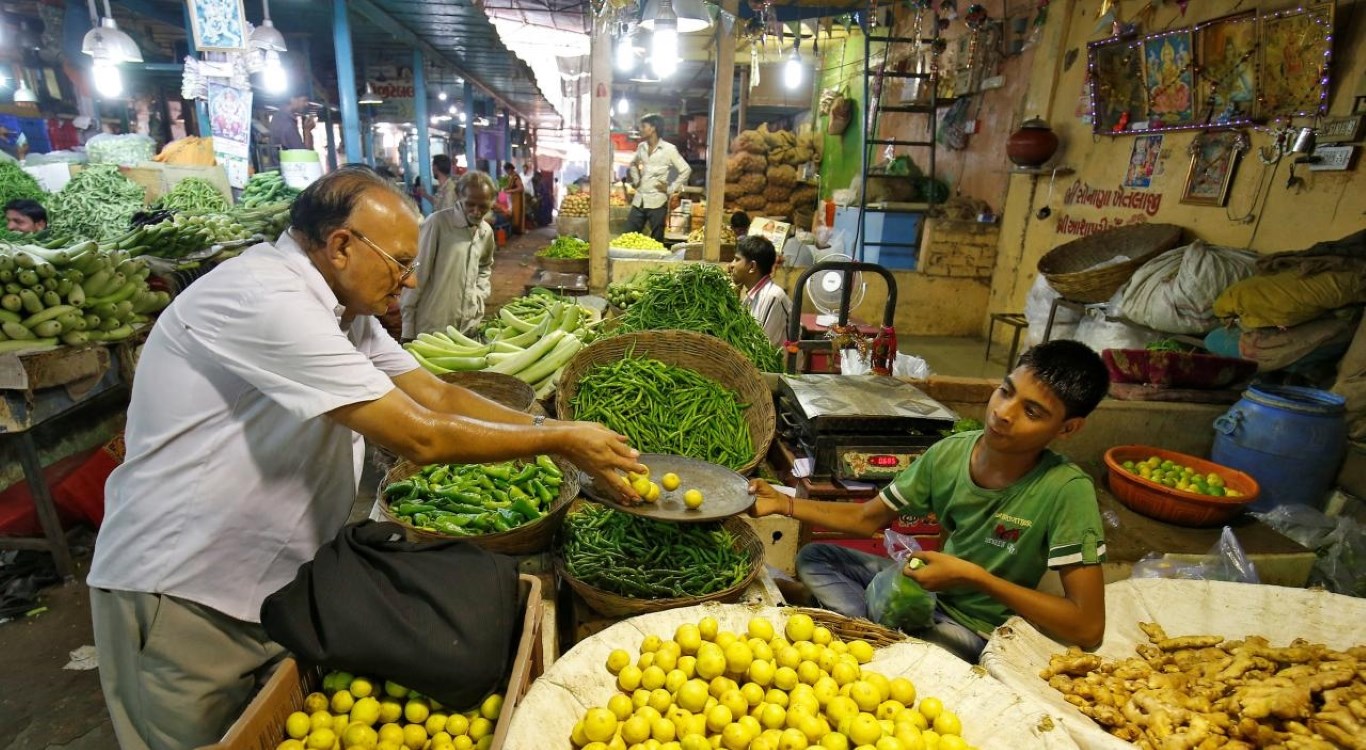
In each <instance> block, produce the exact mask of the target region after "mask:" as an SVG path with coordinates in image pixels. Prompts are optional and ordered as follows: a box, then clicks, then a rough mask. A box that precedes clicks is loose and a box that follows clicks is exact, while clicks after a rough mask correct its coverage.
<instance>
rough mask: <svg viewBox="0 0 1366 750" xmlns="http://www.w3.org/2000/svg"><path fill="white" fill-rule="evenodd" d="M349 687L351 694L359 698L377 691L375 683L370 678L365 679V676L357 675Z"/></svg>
mask: <svg viewBox="0 0 1366 750" xmlns="http://www.w3.org/2000/svg"><path fill="white" fill-rule="evenodd" d="M347 689H348V690H349V691H350V692H351V695H353V696H355V697H357V698H364V697H366V696H367V695H371V694H373V693H374V692H375V686H374V684H373V683H371V682H370V681H369V680H367V679H365V678H364V677H357V678H356V679H354V680H352V681H351V686H350V687H349V688H347Z"/></svg>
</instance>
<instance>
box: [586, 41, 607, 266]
mask: <svg viewBox="0 0 1366 750" xmlns="http://www.w3.org/2000/svg"><path fill="white" fill-rule="evenodd" d="M591 49H592V50H593V55H592V61H593V70H592V77H591V79H590V85H591V87H592V91H593V96H592V100H591V104H590V105H589V110H588V140H589V154H590V156H589V162H588V192H589V195H591V196H593V198H592V203H591V205H592V208H591V209H590V211H589V214H588V257H589V262H588V286H589V288H590V289H592V290H593V291H595V292H600V291H602V290H604V289H606V288H607V282H609V281H610V280H611V279H610V278H608V270H607V245H608V243H610V242H611V239H612V238H611V235H610V230H609V228H608V217H609V215H610V214H611V211H612V202H611V201H610V200H609V198H610V197H611V194H612V23H611V22H610V19H609V17H608V16H607V15H606V14H604V15H602V16H600V17H598V18H595V19H593V41H592V47H591Z"/></svg>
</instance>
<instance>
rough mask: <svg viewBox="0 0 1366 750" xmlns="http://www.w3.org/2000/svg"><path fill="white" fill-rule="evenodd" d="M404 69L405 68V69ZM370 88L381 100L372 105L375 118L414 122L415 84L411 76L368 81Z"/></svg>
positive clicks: (395, 121)
mask: <svg viewBox="0 0 1366 750" xmlns="http://www.w3.org/2000/svg"><path fill="white" fill-rule="evenodd" d="M405 70H406V69H405ZM369 85H370V88H371V89H372V90H373V91H374V92H375V95H376V96H378V97H379V98H380V99H382V100H383V102H382V103H380V104H375V105H372V106H373V107H374V109H373V111H374V115H375V119H376V120H381V121H385V122H393V123H405V122H414V121H415V120H416V117H417V99H416V98H415V92H416V90H417V89H416V86H415V85H414V84H413V79H412V76H411V75H409V76H402V77H394V78H387V79H385V80H382V81H370V82H369Z"/></svg>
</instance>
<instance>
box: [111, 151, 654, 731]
mask: <svg viewBox="0 0 1366 750" xmlns="http://www.w3.org/2000/svg"><path fill="white" fill-rule="evenodd" d="M291 221H292V226H291V227H290V228H289V229H288V230H286V231H285V233H284V234H282V235H281V236H280V238H279V240H278V241H277V242H276V243H275V244H273V245H271V244H260V245H257V246H255V247H253V248H251V249H250V250H248V251H247V252H246V253H244V254H243V255H242V256H241V257H239V258H236V259H234V260H230V261H228V262H226V263H224V264H223V265H222V266H220V267H219V268H217V269H215V270H214V271H213V273H211V274H208V275H207V276H205V277H204V278H202V279H200V280H199V281H197V282H195V284H194V285H193V286H191V287H190V288H189V289H187V290H186V291H185V292H184V293H183V294H181V295H180V296H179V297H177V298H176V300H175V302H174V303H173V304H172V305H171V306H170V307H169V308H167V310H166V311H165V312H164V313H163V314H162V316H161V318H160V319H159V320H158V321H157V324H156V326H155V327H154V328H153V330H152V333H151V335H150V337H149V338H148V340H147V344H146V346H145V347H144V349H143V353H142V356H141V360H140V362H139V366H138V372H137V377H136V378H135V379H134V382H133V397H132V403H131V405H130V406H129V410H128V427H127V434H126V439H127V458H126V460H125V462H124V464H123V465H122V466H120V467H119V468H118V469H117V470H115V472H114V473H113V475H112V476H110V478H109V482H108V485H107V487H106V491H105V494H106V501H105V502H106V517H105V520H104V524H103V526H102V528H101V529H100V533H99V537H98V539H97V541H96V545H95V557H94V561H93V562H92V564H91V570H90V575H89V577H88V580H87V583H88V584H89V586H90V599H91V613H92V618H93V620H94V630H95V644H96V647H97V648H98V649H99V653H100V682H101V685H102V686H103V688H104V693H105V699H106V702H107V704H108V706H109V712H110V715H111V718H112V719H113V725H114V729H115V733H116V734H117V736H118V740H119V744H120V746H121V747H122V748H123V750H134V749H138V750H140V749H142V748H157V749H166V750H172V749H174V750H184V748H192V747H199V746H201V745H206V744H211V743H213V742H215V741H217V740H218V739H219V737H220V736H221V735H222V733H223V731H224V730H225V729H226V728H227V726H228V725H229V724H230V723H231V722H232V720H233V719H234V717H235V716H236V715H238V714H239V713H240V712H241V710H242V708H243V707H244V706H245V704H246V703H247V701H248V700H249V699H250V697H251V695H252V692H253V690H254V688H255V684H256V681H257V680H259V679H261V678H263V676H264V675H265V673H266V672H267V671H268V670H269V669H270V668H271V667H272V666H273V664H274V662H275V661H276V660H278V659H279V658H280V656H281V655H282V653H281V651H282V649H281V647H280V646H279V645H278V644H275V643H273V642H271V641H270V640H269V639H268V638H267V637H266V635H265V632H264V631H263V630H262V628H261V625H260V624H259V623H260V614H259V613H260V607H261V603H262V601H263V600H264V599H265V598H266V597H267V596H268V595H269V594H271V593H272V592H274V591H275V590H276V589H278V588H279V587H281V586H283V585H284V584H286V583H288V582H289V581H291V580H292V579H293V578H294V576H295V574H296V572H297V570H298V567H299V565H300V564H302V563H304V562H306V561H308V560H310V559H312V557H313V556H314V554H315V553H316V551H317V549H318V547H319V546H321V545H322V544H323V543H324V542H326V541H328V540H329V539H331V538H332V537H333V536H335V535H336V533H337V532H338V531H339V530H340V529H341V527H342V526H343V525H344V524H345V522H346V520H347V517H348V515H349V513H350V510H351V507H352V505H353V503H354V501H355V497H356V489H357V483H358V481H359V479H360V474H361V466H362V463H363V460H364V458H363V457H364V441H363V439H362V438H366V439H370V440H372V441H374V442H376V443H378V444H380V445H383V446H385V447H386V448H389V449H390V450H392V451H394V452H395V453H397V454H399V455H401V456H403V457H404V458H407V459H409V460H411V461H414V462H416V463H420V464H425V463H434V462H447V461H453V462H454V461H459V462H471V463H477V462H485V461H498V460H504V459H510V458H514V457H518V456H531V455H535V454H539V453H557V454H560V455H563V456H565V457H567V458H569V459H570V460H572V461H573V462H575V463H576V464H577V465H578V466H580V467H581V468H583V469H584V470H586V471H588V472H589V473H591V474H593V475H594V476H596V477H597V478H598V479H600V480H602V481H605V482H607V483H609V484H610V485H612V486H613V487H616V488H618V491H619V492H620V494H622V495H623V496H625V497H627V498H631V497H633V496H634V493H633V492H631V491H630V489H629V488H628V487H627V486H626V484H625V482H624V481H623V480H622V479H621V478H620V476H619V475H618V474H617V471H618V470H626V471H635V470H639V471H644V470H645V468H644V467H643V466H641V465H640V464H639V463H638V461H637V459H636V455H637V454H636V453H635V452H634V451H633V450H632V449H631V448H630V447H629V446H628V445H627V444H626V440H625V438H624V437H622V436H620V435H617V434H616V433H614V432H611V431H610V430H607V429H605V428H603V427H601V426H600V425H595V424H589V423H579V422H556V421H553V420H544V418H533V417H532V416H530V415H527V414H523V413H521V412H516V411H512V410H510V409H506V408H504V407H502V406H500V405H498V404H495V403H493V402H491V401H488V400H486V399H483V398H481V397H479V396H477V395H475V394H474V393H472V392H470V391H468V390H466V389H464V388H460V387H457V386H453V385H449V384H446V383H443V382H442V381H441V380H439V379H437V378H436V377H434V376H432V375H431V374H429V373H427V372H426V371H425V370H423V369H421V368H420V367H418V365H417V362H416V361H415V360H414V359H413V358H412V357H411V356H410V355H409V354H408V353H407V352H405V351H403V349H401V348H400V347H399V346H398V344H397V343H396V342H395V341H394V340H393V339H392V338H390V337H389V336H388V335H387V334H386V333H385V332H384V331H383V330H382V329H381V328H380V325H379V323H378V321H377V320H376V319H375V317H374V316H375V315H378V314H381V313H383V312H384V311H385V310H386V309H387V308H388V306H389V305H390V303H391V302H392V301H393V300H394V299H395V297H396V296H397V295H398V293H399V290H400V289H402V288H404V287H408V288H411V287H412V285H413V284H414V282H415V279H414V277H413V271H414V270H415V263H414V259H415V256H416V254H417V234H418V229H417V214H416V212H415V210H414V208H413V206H412V205H411V203H410V202H409V201H408V199H407V198H406V197H405V196H403V195H402V194H401V193H400V192H399V191H398V189H397V188H396V187H395V186H393V185H392V184H391V183H389V182H388V181H387V180H384V179H383V178H382V177H380V176H378V175H377V174H375V173H374V172H373V171H370V170H368V169H365V168H357V167H348V168H343V169H340V170H337V171H335V172H332V173H330V174H328V175H326V176H325V177H323V178H322V179H320V180H318V181H317V182H315V183H314V184H313V185H311V186H310V187H309V188H308V189H307V190H305V191H304V192H303V193H302V194H301V195H300V196H299V197H298V198H297V199H296V201H295V203H294V206H293V208H292V209H291Z"/></svg>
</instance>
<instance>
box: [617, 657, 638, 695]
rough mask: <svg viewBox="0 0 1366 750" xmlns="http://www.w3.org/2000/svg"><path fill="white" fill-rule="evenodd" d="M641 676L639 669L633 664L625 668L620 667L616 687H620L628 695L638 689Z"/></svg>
mask: <svg viewBox="0 0 1366 750" xmlns="http://www.w3.org/2000/svg"><path fill="white" fill-rule="evenodd" d="M641 674H642V672H641V669H640V667H637V666H636V665H634V664H628V665H627V666H625V667H622V669H621V671H620V672H618V673H617V687H620V688H621V689H622V690H625V691H626V692H628V693H629V692H632V691H633V690H635V689H636V688H638V687H640V677H641Z"/></svg>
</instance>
